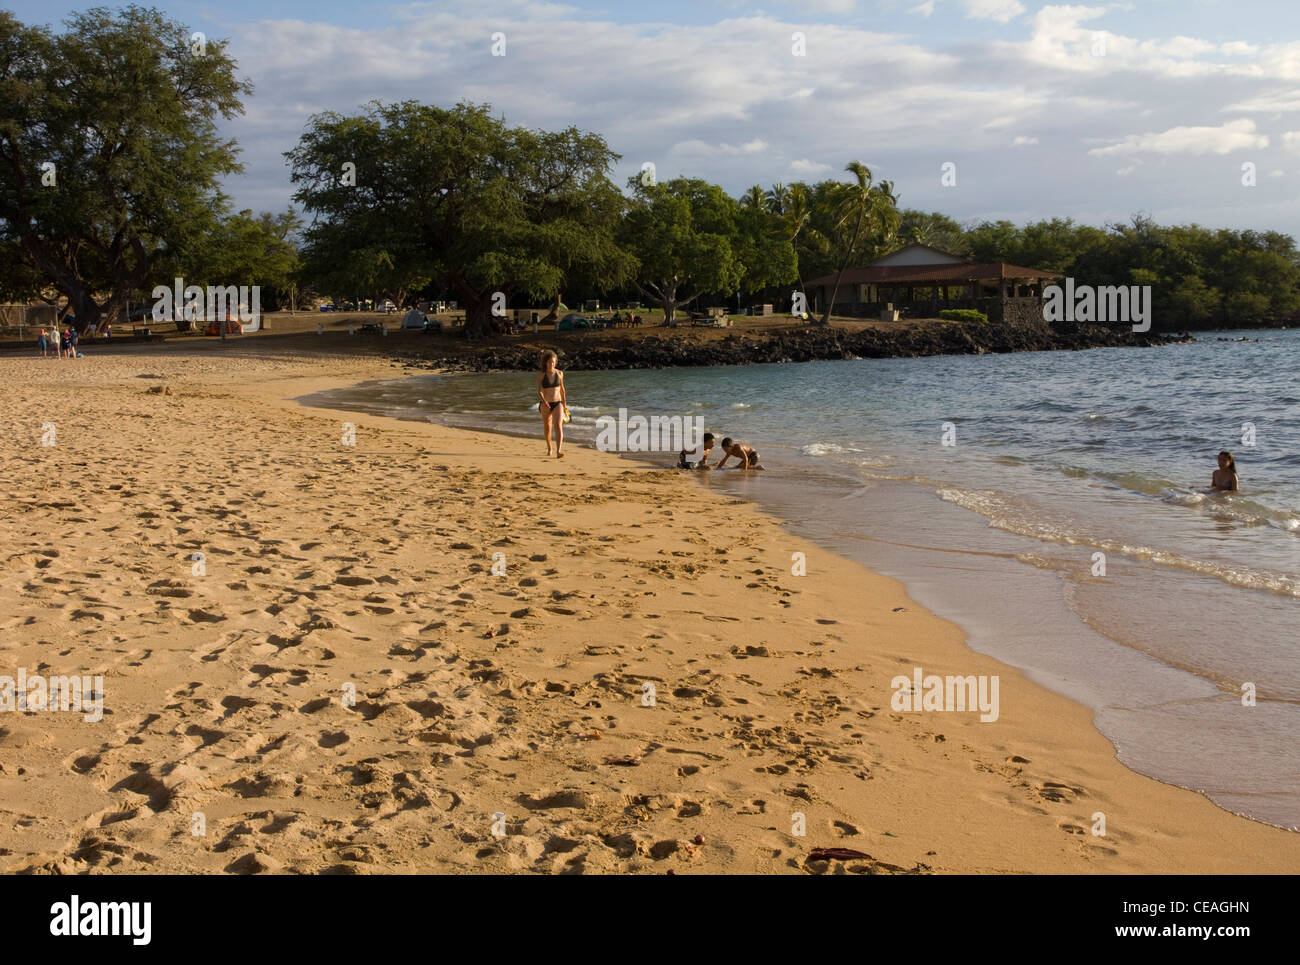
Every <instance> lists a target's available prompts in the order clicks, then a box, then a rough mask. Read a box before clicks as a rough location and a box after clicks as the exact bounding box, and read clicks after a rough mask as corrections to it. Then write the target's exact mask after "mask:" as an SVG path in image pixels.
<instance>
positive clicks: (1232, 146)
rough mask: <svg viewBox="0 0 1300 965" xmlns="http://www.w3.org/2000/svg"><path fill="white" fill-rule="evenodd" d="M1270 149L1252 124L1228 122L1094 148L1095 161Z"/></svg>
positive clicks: (1134, 136) (1133, 136)
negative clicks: (1143, 155)
mask: <svg viewBox="0 0 1300 965" xmlns="http://www.w3.org/2000/svg"><path fill="white" fill-rule="evenodd" d="M1265 147H1268V137H1267V135H1264V134H1256V133H1255V122H1254V121H1251V120H1244V119H1243V120H1239V121H1229V122H1228V123H1226V124H1224V125H1222V126H1221V127H1171V128H1169V130H1167V131H1157V132H1150V133H1147V134H1130V135H1128V136H1127V137H1125V138H1123V139H1122V140H1120V141H1118V142H1116V143H1115V144H1111V145H1109V146H1107V147H1094V148H1093V149H1092V150H1090V151H1089V152H1088V153H1089V154H1091V155H1094V156H1096V157H1110V156H1114V155H1120V154H1144V153H1149V154H1228V153H1230V152H1232V151H1240V150H1243V149H1245V148H1265Z"/></svg>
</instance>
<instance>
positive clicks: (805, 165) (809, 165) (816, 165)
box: [790, 157, 831, 177]
mask: <svg viewBox="0 0 1300 965" xmlns="http://www.w3.org/2000/svg"><path fill="white" fill-rule="evenodd" d="M830 169H831V166H830V165H829V164H822V163H821V162H820V161H810V160H808V158H806V157H801V158H800V159H799V160H797V161H791V162H790V170H791V171H793V172H794V173H795V174H799V175H803V176H804V177H812V176H815V175H818V174H825V173H826V172H827V171H829V170H830Z"/></svg>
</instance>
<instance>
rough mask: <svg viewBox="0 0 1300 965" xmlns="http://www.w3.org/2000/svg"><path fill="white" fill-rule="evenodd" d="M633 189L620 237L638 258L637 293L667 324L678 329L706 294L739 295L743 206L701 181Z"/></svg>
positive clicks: (636, 182)
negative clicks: (681, 314) (682, 313)
mask: <svg viewBox="0 0 1300 965" xmlns="http://www.w3.org/2000/svg"><path fill="white" fill-rule="evenodd" d="M629 184H630V185H631V187H632V189H633V192H634V199H633V202H632V204H631V206H630V207H629V209H628V211H627V214H626V216H625V217H624V218H623V222H622V225H621V229H620V238H621V239H622V241H623V244H624V246H625V247H626V248H627V249H628V250H629V251H630V252H632V254H633V255H634V256H635V257H636V259H637V263H638V268H637V271H636V274H635V276H634V280H635V284H636V287H637V290H638V291H639V292H641V294H642V295H643V296H644V297H645V298H647V299H649V300H651V301H653V302H655V303H656V304H658V305H659V306H660V307H662V308H663V312H664V321H665V322H666V323H668V324H670V325H671V324H673V320H674V318H675V317H676V314H677V310H678V309H680V308H683V307H685V306H686V305H689V304H690V303H691V302H692V301H693V300H695V299H696V298H698V297H699V296H700V295H702V294H707V293H711V292H734V291H736V288H737V286H738V285H739V284H740V282H741V280H742V279H743V278H744V276H745V270H746V269H745V265H744V263H743V262H742V261H741V260H740V258H739V257H738V256H737V251H736V244H737V242H738V240H739V229H738V216H739V210H738V209H739V204H738V202H737V201H736V200H735V199H733V198H731V197H730V196H729V195H728V194H727V193H726V192H725V191H723V190H722V188H720V187H718V186H717V185H714V184H709V183H708V182H706V181H701V180H697V179H688V178H675V179H674V180H672V181H665V182H660V183H658V184H653V185H649V186H647V185H643V184H641V183H640V181H639V179H637V178H635V177H634V178H632V179H631V181H630V182H629ZM760 193H761V189H760ZM757 210H761V209H757Z"/></svg>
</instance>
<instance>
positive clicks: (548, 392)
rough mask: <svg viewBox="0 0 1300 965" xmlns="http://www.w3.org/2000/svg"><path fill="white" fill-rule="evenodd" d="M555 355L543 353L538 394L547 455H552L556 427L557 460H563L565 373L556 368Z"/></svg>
mask: <svg viewBox="0 0 1300 965" xmlns="http://www.w3.org/2000/svg"><path fill="white" fill-rule="evenodd" d="M555 361H556V359H555V353H554V352H550V351H547V352H543V353H542V371H541V372H539V373H538V375H537V394H538V395H539V396H541V399H542V401H541V402H540V403H538V406H537V408H538V411H540V412H541V414H542V431H543V433H545V435H546V454H547V455H548V456H549V455H550V454H551V427H552V426H554V427H555V458H556V459H563V458H564V453H563V452H562V451H561V447H562V446H563V445H564V409H565V406H566V399H565V395H564V373H563V372H561V371H560V370H559V369H557V368H556V367H555Z"/></svg>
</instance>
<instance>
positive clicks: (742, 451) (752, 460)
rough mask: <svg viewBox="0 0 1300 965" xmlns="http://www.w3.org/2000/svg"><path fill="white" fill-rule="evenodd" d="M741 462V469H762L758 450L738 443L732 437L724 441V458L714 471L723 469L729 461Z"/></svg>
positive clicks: (719, 461)
mask: <svg viewBox="0 0 1300 965" xmlns="http://www.w3.org/2000/svg"><path fill="white" fill-rule="evenodd" d="M732 458H735V459H738V460H740V468H741V469H762V468H763V467H762V466H760V465H759V464H758V450H756V449H754V448H753V447H752V446H747V445H745V444H744V443H740V442H736V441H735V440H734V439H732V438H731V436H727V438H725V439H723V440H722V458H721V459H719V460H718V464H717V465H716V466H714V467H713V468H714V469H721V468H722V467H723V465H724V464H725V463H726V461H727V460H728V459H732Z"/></svg>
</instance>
